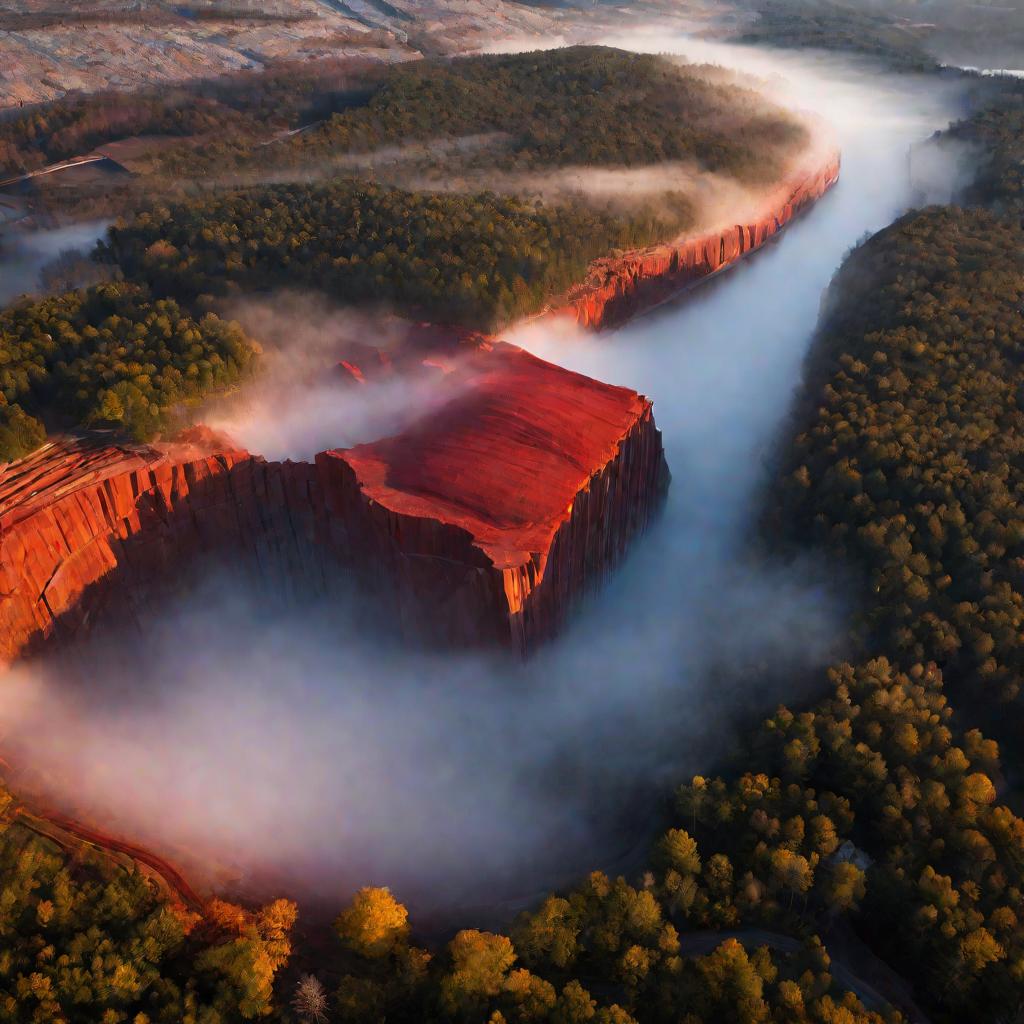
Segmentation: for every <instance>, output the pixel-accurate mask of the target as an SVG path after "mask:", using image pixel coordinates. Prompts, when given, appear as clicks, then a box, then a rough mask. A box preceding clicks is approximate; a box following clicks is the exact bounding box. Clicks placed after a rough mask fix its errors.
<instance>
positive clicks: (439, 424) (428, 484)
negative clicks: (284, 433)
mask: <svg viewBox="0 0 1024 1024" xmlns="http://www.w3.org/2000/svg"><path fill="white" fill-rule="evenodd" d="M447 383H448V386H449V387H451V388H453V389H454V391H455V396H454V397H453V398H452V399H451V401H450V402H448V404H446V405H445V406H444V407H443V408H442V409H441V410H440V412H438V413H437V414H435V415H432V416H430V417H428V418H426V419H425V420H423V421H421V422H420V423H418V424H416V425H415V426H413V427H412V428H410V429H409V430H406V431H404V432H403V433H402V434H400V435H398V436H396V437H391V438H386V439H384V440H381V441H377V442H374V443H373V444H367V445H359V446H357V447H355V448H350V449H344V450H337V451H328V452H324V453H322V454H321V455H319V456H317V469H318V475H319V480H320V483H321V486H322V487H323V491H324V496H325V501H326V506H327V511H328V516H327V521H328V523H329V524H330V529H331V530H332V531H333V544H334V547H335V549H336V550H339V549H340V551H339V553H342V554H344V555H347V557H349V558H350V559H351V562H352V564H353V566H354V568H355V569H356V570H357V571H358V572H360V573H361V575H362V576H363V577H364V578H365V579H366V580H367V581H369V582H372V581H377V582H378V583H380V582H382V581H383V583H384V585H385V586H386V588H387V590H388V598H389V603H390V604H391V606H392V607H394V608H395V609H397V612H398V614H399V615H400V616H401V619H402V624H403V629H404V630H405V631H406V632H407V633H411V634H414V635H418V636H425V637H430V638H434V639H437V640H441V641H442V642H444V643H447V644H454V645H460V646H461V645H467V644H477V643H498V644H500V645H503V646H508V647H512V648H513V649H516V650H520V651H527V650H529V649H531V648H532V647H533V646H534V645H535V644H536V643H537V642H538V641H540V640H543V639H545V638H547V637H549V636H551V635H552V634H553V633H554V632H555V631H556V630H557V629H558V627H559V626H560V625H561V623H562V622H563V621H564V618H565V616H566V614H567V613H568V612H569V611H570V609H571V608H572V606H573V605H574V604H575V602H576V601H577V600H578V599H579V598H580V597H581V596H582V595H583V594H584V593H585V592H586V591H587V590H589V589H591V588H594V587H596V586H597V585H598V584H599V583H600V581H601V580H602V578H603V577H604V576H605V574H606V573H607V572H608V571H609V570H610V569H611V568H612V567H614V566H615V565H616V564H617V563H618V562H619V560H620V559H621V558H622V556H623V555H624V553H625V551H626V549H627V547H628V545H629V543H630V541H632V540H633V539H634V538H635V537H636V536H637V534H639V533H641V532H642V531H643V530H644V529H645V528H646V526H647V525H648V523H649V522H650V521H651V518H652V517H653V516H654V514H655V512H656V511H657V509H658V507H659V505H660V503H661V499H662V498H663V496H664V494H665V489H666V487H667V484H668V470H667V467H666V464H665V459H664V453H663V451H662V445H661V435H660V432H659V431H658V430H657V429H656V427H655V425H654V419H653V415H652V409H651V403H650V401H648V400H647V399H646V398H644V397H643V396H642V395H638V394H637V393H636V392H635V391H631V390H629V389H627V388H618V387H612V386H610V385H607V384H601V383H599V382H597V381H595V380H591V379H590V378H588V377H584V376H582V375H580V374H577V373H572V372H570V371H568V370H565V369H562V368H561V367H558V366H554V365H552V364H550V363H546V362H544V361H543V360H540V359H537V358H536V357H535V356H532V355H530V354H529V353H527V352H524V351H522V350H521V349H518V348H515V347H514V346H511V345H505V344H501V343H499V344H497V345H495V346H494V348H493V351H492V352H490V353H489V354H488V355H487V356H486V357H483V356H478V357H476V358H467V362H466V363H464V364H463V365H462V366H461V367H460V368H459V369H458V370H457V371H455V372H454V373H453V374H451V375H450V376H449V378H448V379H447Z"/></svg>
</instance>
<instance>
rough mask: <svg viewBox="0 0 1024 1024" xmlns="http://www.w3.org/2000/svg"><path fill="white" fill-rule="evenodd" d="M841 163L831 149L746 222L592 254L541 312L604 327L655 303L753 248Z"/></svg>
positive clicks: (832, 179)
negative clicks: (576, 280) (580, 275)
mask: <svg viewBox="0 0 1024 1024" xmlns="http://www.w3.org/2000/svg"><path fill="white" fill-rule="evenodd" d="M839 170H840V157H839V153H838V152H831V153H829V154H828V155H827V156H826V157H825V158H824V159H820V158H819V159H816V160H814V161H813V162H812V163H810V164H809V165H808V164H804V165H803V166H801V168H800V169H798V170H796V171H795V172H794V173H793V174H792V175H790V176H789V177H788V178H787V179H786V181H784V182H783V183H782V184H781V185H780V186H779V187H778V188H777V189H775V190H774V191H773V193H772V195H771V196H769V197H768V199H767V200H766V201H765V203H764V206H763V210H762V212H761V213H760V214H759V215H758V216H757V217H756V218H755V219H753V220H751V221H750V222H749V223H746V224H731V225H727V226H724V227H720V228H716V229H714V230H712V231H709V232H706V233H704V234H701V235H697V236H696V237H692V238H682V239H678V240H676V241H674V242H666V243H664V244H661V245H653V246H649V247H648V248H646V249H633V250H630V251H628V252H624V253H621V254H619V255H616V256H608V257H604V258H602V259H598V260H595V261H594V262H593V263H592V264H591V265H590V268H589V271H588V273H587V277H586V279H585V280H584V281H582V282H581V283H580V284H578V285H575V286H574V287H572V288H571V289H570V290H569V291H568V292H567V293H566V294H565V295H563V296H561V297H560V298H558V299H556V300H554V301H553V302H552V303H551V308H550V309H549V310H548V311H547V312H546V313H544V314H542V317H553V318H558V319H567V320H574V321H576V322H577V323H579V324H580V325H581V326H583V327H588V328H604V327H614V326H616V325H618V324H621V323H623V322H624V321H626V320H628V319H629V318H630V317H632V316H635V315H636V314H638V313H642V312H644V311H646V310H649V309H653V308H654V307H655V306H658V305H660V304H661V303H662V302H665V301H667V300H668V299H671V298H673V297H674V296H675V295H678V294H679V293H680V292H682V291H685V290H686V289H687V288H689V287H691V286H692V285H694V284H697V283H698V282H700V281H701V280H703V279H704V278H707V277H709V276H711V275H712V274H715V273H717V272H718V271H720V270H722V269H723V268H725V267H728V266H731V265H732V264H734V263H736V262H737V261H738V260H740V259H742V258H743V257H744V256H746V255H748V254H749V253H751V252H753V251H754V250H756V249H759V248H760V247H761V246H762V245H764V244H765V242H767V241H768V240H769V239H770V238H772V237H773V236H774V235H776V234H778V232H779V231H781V230H782V229H783V228H784V227H785V226H786V225H787V224H788V223H789V222H790V221H791V220H792V219H793V218H794V217H795V216H796V215H797V214H798V213H800V212H801V211H802V210H804V209H806V208H807V207H808V206H810V205H811V204H813V203H814V202H815V201H816V200H818V199H820V198H821V197H822V196H823V195H825V193H826V192H828V190H829V189H830V188H832V186H833V185H835V184H836V182H837V181H838V180H839Z"/></svg>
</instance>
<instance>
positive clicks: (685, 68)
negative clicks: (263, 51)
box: [290, 46, 806, 183]
mask: <svg viewBox="0 0 1024 1024" xmlns="http://www.w3.org/2000/svg"><path fill="white" fill-rule="evenodd" d="M723 79H724V80H723ZM487 132H500V133H503V134H505V135H507V136H508V137H509V140H510V144H509V146H508V147H507V148H506V149H504V150H503V151H499V152H498V153H496V154H491V155H489V156H488V161H489V162H491V163H493V164H494V165H495V166H509V167H512V168H515V169H526V168H531V169H532V168H537V167H558V166H565V165H569V164H581V165H596V166H624V167H636V166H643V165H646V164H655V163H661V162H664V161H669V160H695V161H697V162H698V163H699V164H700V165H702V166H703V167H705V168H707V169H708V170H711V171H716V172H720V173H725V174H729V175H732V176H734V177H736V178H739V179H740V180H743V181H749V182H756V183H765V182H771V181H774V180H775V179H776V178H777V177H778V175H779V174H780V173H781V171H782V170H783V169H784V164H785V160H786V158H787V157H788V156H789V155H791V153H792V151H793V149H794V148H795V147H796V146H798V145H799V144H800V143H802V142H803V141H805V139H806V131H805V129H804V128H803V127H802V126H801V125H800V124H799V123H798V122H797V121H796V120H794V119H792V118H791V117H790V116H789V115H787V114H786V113H785V112H783V111H782V110H780V109H779V108H777V107H774V106H771V105H770V104H768V103H766V102H765V100H764V99H763V98H762V97H760V96H759V95H758V94H757V93H755V92H753V91H752V90H750V89H748V88H744V87H743V86H742V85H741V83H739V82H736V81H735V80H732V79H731V78H730V77H729V76H725V75H724V74H723V73H722V72H721V71H717V72H716V71H715V70H714V69H704V68H701V67H699V66H691V65H685V64H678V63H676V62H674V61H672V60H669V59H666V58H663V57H657V56H651V55H647V54H637V53H627V52H625V51H623V50H614V49H610V48H608V47H600V46H573V47H567V48H565V49H560V50H553V51H545V52H542V53H519V54H511V55H509V56H498V57H464V58H459V59H457V60H454V61H447V62H434V61H426V62H415V63H410V64H403V65H398V66H396V67H394V68H392V69H391V70H390V72H389V73H388V75H387V76H386V77H385V78H384V80H383V82H382V84H381V86H380V88H379V89H378V90H377V91H376V92H374V93H373V94H372V95H371V96H370V98H369V100H368V102H367V103H365V104H364V105H360V106H353V107H351V108H349V109H346V110H344V111H341V112H339V113H335V114H333V115H332V116H331V117H330V118H329V119H328V120H327V121H326V122H325V123H324V124H323V125H321V126H320V127H318V128H317V129H316V130H315V131H311V132H307V133H305V134H303V135H300V136H298V137H296V138H295V139H294V140H293V141H292V142H291V143H290V145H291V146H292V148H293V149H295V150H296V151H297V152H298V153H301V154H303V155H308V154H309V153H310V152H321V151H323V150H324V149H330V150H341V151H343V152H351V151H357V152H358V151H366V150H374V149H377V148H379V147H382V146H393V145H401V144H403V143H405V142H408V141H409V140H413V139H435V140H436V139H443V138H458V137H460V136H471V135H478V134H482V133H487Z"/></svg>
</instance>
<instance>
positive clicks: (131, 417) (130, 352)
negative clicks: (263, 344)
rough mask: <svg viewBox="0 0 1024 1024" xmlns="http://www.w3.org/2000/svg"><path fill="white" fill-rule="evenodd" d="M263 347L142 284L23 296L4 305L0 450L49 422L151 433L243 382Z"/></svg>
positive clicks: (28, 439)
mask: <svg viewBox="0 0 1024 1024" xmlns="http://www.w3.org/2000/svg"><path fill="white" fill-rule="evenodd" d="M257 355H258V348H257V347H256V346H255V344H254V343H253V342H252V341H250V340H249V339H248V338H246V337H245V335H244V334H243V333H242V330H241V328H240V327H239V326H238V325H237V324H234V323H228V322H226V321H223V320H221V319H219V318H218V317H216V316H214V315H213V314H207V315H206V316H204V317H202V318H200V319H195V318H193V317H192V316H190V315H189V314H188V313H186V312H185V311H184V310H182V308H181V307H180V306H178V304H177V303H176V302H173V301H172V300H169V299H160V300H157V301H153V300H150V299H149V298H148V297H147V295H146V293H145V292H144V290H142V289H140V288H139V287H138V286H135V285H125V284H108V285H100V286H97V287H95V288H90V289H88V290H83V291H78V292H70V293H68V294H67V295H60V296H56V297H53V298H47V299H42V300H40V301H38V302H22V303H18V304H15V305H13V306H11V307H9V308H8V309H6V310H4V311H3V312H0V460H4V461H7V460H9V459H12V458H18V457H20V456H21V455H24V454H26V453H27V452H28V451H31V450H32V449H33V448H35V447H37V446H38V445H39V444H41V443H42V441H43V440H44V439H45V431H44V430H43V426H42V423H47V424H54V425H57V426H64V427H67V426H74V425H77V424H82V425H86V426H88V425H93V424H103V425H106V426H120V427H123V428H124V429H125V430H127V431H128V432H129V433H130V434H131V435H132V436H134V437H136V438H139V439H147V438H150V437H152V436H154V435H155V434H156V433H158V432H160V431H162V430H166V429H167V428H168V427H171V426H173V425H174V424H175V423H176V422H177V420H178V418H179V417H178V414H179V413H180V411H181V407H182V406H183V405H185V404H188V403H191V402H195V401H196V400H198V399H200V398H202V397H203V396H205V395H208V394H210V393H211V392H213V391H216V390H220V389H223V388H226V387H229V386H231V385H233V384H235V383H236V382H238V381H239V380H240V379H241V378H242V377H243V376H244V375H245V374H246V373H247V372H248V371H249V370H250V369H251V368H252V366H253V365H254V361H255V359H256V357H257ZM40 421H42V422H40Z"/></svg>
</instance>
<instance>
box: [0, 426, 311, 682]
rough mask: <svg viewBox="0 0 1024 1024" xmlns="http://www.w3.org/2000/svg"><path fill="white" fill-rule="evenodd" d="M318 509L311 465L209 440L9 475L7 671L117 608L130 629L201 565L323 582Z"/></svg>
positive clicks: (1, 511) (4, 569)
mask: <svg viewBox="0 0 1024 1024" xmlns="http://www.w3.org/2000/svg"><path fill="white" fill-rule="evenodd" d="M321 509H322V500H321V497H320V493H319V491H318V488H317V482H316V475H315V472H314V469H313V467H312V466H310V465H305V464H301V463H298V464H297V463H267V462H265V461H264V460H263V459H260V458H255V457H253V456H251V455H250V454H249V453H248V452H246V451H244V450H242V449H240V448H238V447H237V446H235V445H233V444H232V443H231V442H230V441H229V440H228V439H226V438H224V437H220V436H217V435H215V434H212V433H211V432H209V431H204V430H197V431H192V432H190V433H189V434H188V435H185V436H184V437H183V439H182V440H181V441H180V442H179V443H175V444H157V445H131V444H121V443H115V442H113V441H112V440H111V439H110V438H109V436H105V435H103V434H92V435H87V436H83V437H76V438H68V439H65V440H63V441H60V442H58V443H55V444H48V445H46V446H45V447H44V448H42V449H40V450H39V451H37V452H35V453H34V454H32V455H30V456H28V457H27V458H25V459H22V460H20V461H18V462H14V463H10V464H8V465H6V466H0V662H3V661H11V660H12V659H14V658H16V657H18V656H19V655H21V654H24V653H28V652H30V651H32V650H34V649H36V648H38V647H40V646H41V645H43V644H44V643H46V641H48V640H50V639H52V638H55V637H57V638H66V637H69V636H72V635H74V634H76V633H78V632H80V631H81V630H83V629H84V628H86V627H87V626H89V625H90V624H91V622H92V621H93V620H94V619H95V618H97V617H98V616H99V615H100V614H101V612H103V611H104V609H105V608H106V607H107V606H108V605H111V604H112V605H114V607H115V608H116V610H117V612H118V614H119V616H120V617H124V616H125V615H129V616H130V615H131V614H132V613H133V612H134V611H135V610H139V609H142V608H144V607H145V606H146V605H147V604H148V603H149V602H150V601H152V599H153V597H154V595H155V594H156V593H157V592H159V591H160V590H162V589H170V588H173V587H175V586H176V585H179V584H180V581H181V576H182V574H183V573H184V572H185V571H186V570H187V569H188V568H189V566H190V565H195V564H196V563H198V562H200V561H201V562H202V563H203V564H204V565H206V566H210V565H216V564H218V563H223V564H226V565H230V566H231V567H232V568H234V567H236V566H238V565H239V564H244V565H246V566H247V567H251V568H252V569H253V570H254V571H256V572H258V573H260V574H273V575H274V576H275V577H277V578H279V579H281V580H283V581H293V582H296V581H302V586H303V587H306V586H309V585H312V584H314V583H315V582H316V581H318V580H319V581H320V582H321V583H322V582H323V578H324V566H323V560H322V557H321V556H322V553H321V552H318V553H317V555H316V557H314V556H313V543H314V536H315V533H316V529H315V520H316V516H317V514H318V513H319V511H320V510H321Z"/></svg>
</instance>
